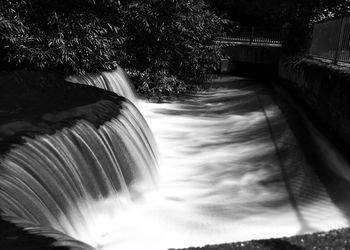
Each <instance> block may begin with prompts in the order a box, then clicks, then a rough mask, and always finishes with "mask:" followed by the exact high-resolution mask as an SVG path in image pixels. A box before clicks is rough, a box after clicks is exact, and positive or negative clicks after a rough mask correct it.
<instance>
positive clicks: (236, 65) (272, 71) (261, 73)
mask: <svg viewBox="0 0 350 250" xmlns="http://www.w3.org/2000/svg"><path fill="white" fill-rule="evenodd" d="M277 72H278V63H274V64H258V63H247V62H231V66H230V70H229V72H227V73H230V74H233V75H236V76H240V77H249V78H253V79H257V80H270V79H274V78H276V76H277Z"/></svg>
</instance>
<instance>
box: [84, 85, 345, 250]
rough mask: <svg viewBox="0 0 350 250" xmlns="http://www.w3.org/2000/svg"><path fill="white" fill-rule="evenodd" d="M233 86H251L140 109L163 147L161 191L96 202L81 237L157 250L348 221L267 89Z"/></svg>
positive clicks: (100, 244) (102, 245)
mask: <svg viewBox="0 0 350 250" xmlns="http://www.w3.org/2000/svg"><path fill="white" fill-rule="evenodd" d="M236 81H237V82H238V83H239V82H240V81H243V84H245V85H243V86H242V84H241V83H239V84H238V87H237V88H235V86H233V88H231V89H229V88H219V89H214V90H212V91H209V92H205V93H202V94H198V95H196V96H192V97H188V98H184V99H182V100H180V101H176V102H169V103H161V104H157V103H148V102H145V101H140V102H139V103H138V108H139V109H140V111H141V113H142V114H143V115H144V117H145V119H146V120H147V122H148V124H149V126H150V128H151V130H152V131H153V133H154V136H155V139H156V141H157V144H158V147H159V150H160V159H161V162H160V167H159V171H160V173H159V181H158V188H157V189H155V190H154V189H152V190H147V187H145V186H140V187H137V186H136V187H135V188H134V190H136V191H134V192H135V193H136V195H135V196H134V197H133V198H131V199H129V198H125V199H123V198H120V197H119V198H117V197H110V198H109V199H106V200H105V201H103V202H99V203H96V204H95V205H92V204H90V205H92V206H90V207H89V209H90V210H91V207H93V208H94V212H93V217H94V220H93V222H91V223H92V224H91V225H90V226H88V227H84V228H81V232H82V233H81V235H80V237H78V238H79V239H80V240H83V241H85V242H87V243H90V244H91V245H93V246H95V247H97V248H99V249H104V250H107V249H108V250H114V249H125V250H126V249H130V250H138V249H140V250H141V249H142V250H145V249H152V250H158V249H159V250H161V249H168V248H182V247H189V246H203V245H206V244H217V243H224V242H233V241H242V240H249V239H261V238H271V237H281V236H291V235H295V234H299V233H306V232H313V231H321V230H329V229H334V228H340V227H344V226H347V225H348V224H347V220H346V218H345V217H344V216H343V215H342V214H341V212H340V211H339V210H338V209H337V208H336V207H335V206H334V205H333V204H332V202H331V200H330V198H329V197H328V194H327V192H326V191H325V188H324V187H323V185H322V184H321V183H320V181H319V180H318V178H317V177H316V176H315V174H314V173H313V172H312V170H311V169H310V167H309V166H308V164H307V163H306V162H305V160H304V156H303V154H302V153H301V152H300V149H299V147H298V145H297V143H296V140H295V138H294V136H293V134H292V133H291V131H290V128H289V127H288V125H287V123H286V121H285V119H284V117H283V115H282V113H281V111H280V110H279V108H278V107H277V106H276V105H275V104H274V103H273V102H272V100H271V99H270V97H269V96H268V94H266V91H264V89H262V88H261V87H259V85H255V84H252V83H251V82H249V81H245V80H242V79H241V80H239V79H237V80H236ZM269 124H270V126H271V128H272V133H271V131H270V130H269ZM90 212H91V211H90ZM87 231H89V233H86V232H87ZM84 235H85V237H84ZM86 235H94V237H93V238H91V237H86Z"/></svg>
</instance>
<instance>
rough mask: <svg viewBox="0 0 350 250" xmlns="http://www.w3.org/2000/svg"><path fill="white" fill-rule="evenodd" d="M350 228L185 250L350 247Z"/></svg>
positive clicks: (318, 249)
mask: <svg viewBox="0 0 350 250" xmlns="http://www.w3.org/2000/svg"><path fill="white" fill-rule="evenodd" d="M349 236H350V229H349V228H346V229H339V230H333V231H329V232H321V233H314V234H307V235H299V236H294V237H289V238H279V239H266V240H252V241H245V242H236V243H229V244H220V245H212V246H205V247H191V248H187V249H186V250H199V249H200V250H252V249H257V250H303V249H310V250H311V249H315V250H316V249H317V250H323V249H324V250H326V249H327V250H341V249H344V250H346V249H350V237H349Z"/></svg>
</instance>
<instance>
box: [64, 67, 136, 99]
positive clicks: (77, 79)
mask: <svg viewBox="0 0 350 250" xmlns="http://www.w3.org/2000/svg"><path fill="white" fill-rule="evenodd" d="M66 80H67V81H69V82H73V83H79V84H85V85H90V86H94V87H97V88H101V89H105V90H109V91H112V92H114V93H117V94H118V95H120V96H123V97H125V98H127V99H129V100H130V101H131V102H133V103H135V101H136V96H135V92H134V90H133V87H132V84H131V82H130V80H129V77H128V75H127V74H126V72H125V71H124V70H123V69H122V68H121V67H119V66H118V68H117V69H116V70H115V71H112V72H102V73H99V74H87V75H75V76H70V77H68V78H67V79H66Z"/></svg>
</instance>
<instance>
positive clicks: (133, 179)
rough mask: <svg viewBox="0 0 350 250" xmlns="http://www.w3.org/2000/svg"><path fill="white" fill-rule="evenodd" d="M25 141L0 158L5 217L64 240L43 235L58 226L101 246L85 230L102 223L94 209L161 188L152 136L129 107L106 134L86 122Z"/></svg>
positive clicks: (103, 128) (108, 126)
mask: <svg viewBox="0 0 350 250" xmlns="http://www.w3.org/2000/svg"><path fill="white" fill-rule="evenodd" d="M109 108H116V109H117V108H119V107H117V106H115V107H113V106H111V107H109ZM23 139H24V141H25V142H24V143H22V144H21V145H18V146H15V147H13V148H12V149H11V150H10V151H9V152H7V153H6V154H5V155H4V156H3V157H2V158H1V159H0V166H1V168H0V200H1V209H2V212H3V215H4V216H5V217H7V218H11V220H12V221H15V222H17V223H19V224H20V225H24V224H25V225H26V226H25V228H32V227H35V228H36V230H38V231H41V232H45V234H46V235H52V234H54V235H56V237H60V238H61V237H62V236H60V234H59V233H58V234H57V232H56V231H52V230H51V231H50V230H44V231H43V230H40V228H46V229H47V228H52V229H54V230H57V231H58V232H61V233H64V234H67V235H69V236H71V237H73V238H76V239H79V240H82V241H84V242H86V243H89V244H91V245H93V246H97V245H98V242H96V241H95V240H96V237H97V238H98V235H96V234H91V233H90V232H89V231H82V229H84V228H85V227H87V226H92V225H93V224H94V219H95V218H96V217H98V214H99V211H98V209H97V208H96V207H94V206H93V204H97V203H99V202H100V201H102V200H104V199H105V198H107V197H108V198H110V197H113V199H114V200H115V201H116V202H117V203H118V202H119V203H120V202H123V200H128V199H132V198H133V196H134V195H135V194H137V192H138V188H139V187H140V186H142V187H143V189H145V188H152V187H153V188H154V187H155V185H156V175H157V153H156V147H155V145H154V141H153V138H152V134H151V132H150V130H149V129H148V126H147V124H146V122H145V121H144V119H143V117H142V116H141V114H140V113H139V112H138V110H137V109H136V107H135V106H134V105H133V104H131V103H129V102H125V103H123V106H122V108H121V110H120V114H119V115H118V116H117V117H115V118H113V119H111V120H110V121H108V122H105V123H104V124H103V125H101V126H100V127H99V128H96V127H95V126H94V125H93V124H91V123H89V122H87V121H85V120H80V121H78V122H77V123H76V124H75V125H74V126H73V127H69V128H64V129H63V130H61V131H57V132H56V133H55V134H53V135H40V136H36V137H35V138H23ZM37 227H38V228H37ZM53 232H55V233H53ZM82 249H84V248H82Z"/></svg>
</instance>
